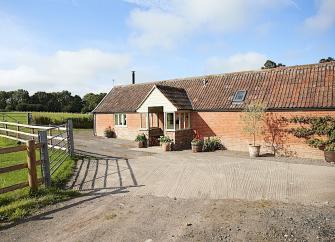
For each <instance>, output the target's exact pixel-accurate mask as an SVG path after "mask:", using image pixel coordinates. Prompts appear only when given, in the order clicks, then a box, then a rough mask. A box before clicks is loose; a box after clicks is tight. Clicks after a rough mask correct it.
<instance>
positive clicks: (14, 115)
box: [0, 112, 92, 123]
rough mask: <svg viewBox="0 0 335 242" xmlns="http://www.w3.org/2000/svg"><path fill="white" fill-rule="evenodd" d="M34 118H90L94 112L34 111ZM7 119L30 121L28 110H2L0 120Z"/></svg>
mask: <svg viewBox="0 0 335 242" xmlns="http://www.w3.org/2000/svg"><path fill="white" fill-rule="evenodd" d="M32 114H33V118H37V117H48V118H50V119H52V120H64V119H68V118H90V117H92V114H86V113H85V114H84V113H51V112H32ZM3 120H7V121H8V122H14V121H15V120H17V121H19V122H20V123H27V122H28V112H0V121H3Z"/></svg>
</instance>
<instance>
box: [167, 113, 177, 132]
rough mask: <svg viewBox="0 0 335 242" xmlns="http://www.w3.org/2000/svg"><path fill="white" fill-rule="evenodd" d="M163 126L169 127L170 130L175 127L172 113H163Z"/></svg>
mask: <svg viewBox="0 0 335 242" xmlns="http://www.w3.org/2000/svg"><path fill="white" fill-rule="evenodd" d="M165 117H166V118H165V121H166V122H165V128H166V129H168V130H169V129H170V130H174V129H175V127H174V124H175V123H174V119H175V118H174V113H166V114H165Z"/></svg>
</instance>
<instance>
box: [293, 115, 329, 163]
mask: <svg viewBox="0 0 335 242" xmlns="http://www.w3.org/2000/svg"><path fill="white" fill-rule="evenodd" d="M290 122H291V123H295V124H300V126H299V127H296V128H292V129H291V130H290V132H291V133H292V134H293V135H294V136H296V137H298V138H304V139H306V141H307V144H308V145H310V146H312V147H314V148H318V149H320V150H323V152H324V156H325V160H326V161H327V162H335V118H333V117H330V116H324V117H294V118H292V119H291V120H290Z"/></svg>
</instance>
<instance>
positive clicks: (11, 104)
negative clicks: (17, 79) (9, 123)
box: [6, 89, 30, 111]
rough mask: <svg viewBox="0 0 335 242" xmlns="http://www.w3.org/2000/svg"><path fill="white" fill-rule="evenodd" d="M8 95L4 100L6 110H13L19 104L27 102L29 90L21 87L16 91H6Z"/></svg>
mask: <svg viewBox="0 0 335 242" xmlns="http://www.w3.org/2000/svg"><path fill="white" fill-rule="evenodd" d="M8 94H9V96H8V98H7V100H6V103H7V105H6V110H9V111H13V110H17V111H20V110H18V109H17V106H18V105H19V104H27V103H29V98H30V97H29V92H28V91H26V90H23V89H18V90H16V91H12V92H8Z"/></svg>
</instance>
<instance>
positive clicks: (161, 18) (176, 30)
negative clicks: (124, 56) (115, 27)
mask: <svg viewBox="0 0 335 242" xmlns="http://www.w3.org/2000/svg"><path fill="white" fill-rule="evenodd" d="M129 23H130V24H131V26H132V27H133V28H134V29H135V31H136V32H135V33H134V34H133V37H134V38H133V39H132V42H133V43H135V44H136V45H137V46H140V47H141V48H144V49H147V48H152V47H164V48H170V47H172V46H173V45H174V41H175V39H180V38H183V35H184V33H187V31H188V29H189V27H188V26H186V25H185V24H184V19H183V18H181V17H178V16H175V15H173V14H171V13H168V12H163V11H162V10H159V9H150V10H147V11H142V10H139V9H136V10H134V11H133V12H132V13H131V15H130V19H129Z"/></svg>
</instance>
